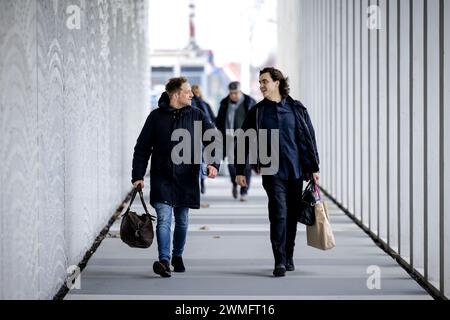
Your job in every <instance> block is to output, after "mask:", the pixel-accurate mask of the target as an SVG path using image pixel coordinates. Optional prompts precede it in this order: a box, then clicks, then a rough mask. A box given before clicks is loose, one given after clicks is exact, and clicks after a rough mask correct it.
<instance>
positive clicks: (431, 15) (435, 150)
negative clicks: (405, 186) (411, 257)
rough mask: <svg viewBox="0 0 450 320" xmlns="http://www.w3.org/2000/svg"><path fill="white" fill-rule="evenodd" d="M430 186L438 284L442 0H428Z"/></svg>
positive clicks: (432, 263) (431, 260) (431, 274)
mask: <svg viewBox="0 0 450 320" xmlns="http://www.w3.org/2000/svg"><path fill="white" fill-rule="evenodd" d="M427 5H428V27H427V29H428V36H427V37H428V43H427V47H428V61H427V65H428V73H427V91H428V95H427V114H428V115H427V120H428V125H427V127H428V132H427V141H426V144H427V164H428V170H427V174H428V175H427V182H426V185H427V189H428V192H427V194H428V201H427V203H428V207H427V208H426V210H427V219H428V239H427V242H428V259H427V260H428V265H427V270H428V279H429V281H430V282H431V283H433V284H434V285H435V286H436V287H439V245H438V244H439V232H438V230H439V209H440V208H439V179H440V178H441V175H440V173H439V0H428V1H427Z"/></svg>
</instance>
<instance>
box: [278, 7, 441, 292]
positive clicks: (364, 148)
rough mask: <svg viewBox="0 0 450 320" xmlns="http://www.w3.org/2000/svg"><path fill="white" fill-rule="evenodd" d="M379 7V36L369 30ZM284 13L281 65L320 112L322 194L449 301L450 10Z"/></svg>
mask: <svg viewBox="0 0 450 320" xmlns="http://www.w3.org/2000/svg"><path fill="white" fill-rule="evenodd" d="M371 5H375V6H378V8H379V9H378V13H379V15H380V28H381V29H379V30H378V31H377V30H370V29H369V28H368V27H367V9H368V7H369V6H371ZM278 6H279V25H280V27H279V28H280V37H279V41H280V43H279V45H278V47H279V50H280V53H282V54H280V56H279V59H280V61H279V65H280V66H281V67H286V68H287V70H288V72H286V73H288V74H289V75H291V77H292V74H293V73H294V72H297V73H298V75H299V80H298V81H299V82H300V83H298V82H293V83H292V85H293V87H294V88H293V89H294V90H293V93H294V97H295V98H297V99H300V100H301V101H303V102H304V104H305V105H306V106H307V107H308V108H309V110H310V113H311V114H312V118H313V122H314V124H315V127H316V131H317V138H318V144H319V150H320V154H321V160H322V163H321V173H322V175H321V176H322V178H321V180H322V184H323V187H324V188H325V189H326V190H327V191H328V192H330V193H331V194H332V195H333V197H335V198H336V199H337V201H339V202H340V203H341V204H342V205H343V206H344V207H346V208H347V209H348V210H349V211H350V212H351V213H352V214H354V215H355V217H356V218H357V219H358V220H360V221H361V222H362V223H363V224H364V225H365V226H367V227H368V228H369V229H370V231H371V232H372V233H373V234H374V235H376V236H377V237H379V238H380V239H381V241H383V242H385V243H386V244H387V245H388V246H389V247H390V248H392V249H393V250H394V251H395V252H397V253H398V254H399V255H400V256H401V258H402V259H403V260H404V261H405V262H407V263H409V264H411V265H412V266H413V267H414V268H415V270H416V271H417V272H418V273H419V274H421V275H423V276H424V277H425V279H426V280H427V281H429V283H431V284H432V285H434V286H435V288H437V289H438V290H440V291H441V293H443V294H445V295H446V296H449V292H450V288H449V287H450V267H449V263H450V236H449V231H448V230H450V225H449V221H450V211H449V209H450V208H449V200H448V198H449V197H448V194H449V192H448V190H449V187H450V178H449V176H450V175H449V169H448V166H447V165H446V164H447V163H448V153H449V146H450V143H449V140H450V136H449V129H448V128H449V126H450V116H449V112H448V109H449V108H448V107H449V92H450V89H449V82H450V76H449V70H450V68H449V64H450V59H449V57H448V50H449V49H450V48H449V41H450V40H449V39H450V37H449V33H450V27H449V22H448V21H449V20H450V9H449V7H450V5H449V3H448V1H445V0H428V1H426V0H389V1H388V0H361V1H360V0H282V1H279V2H278ZM296 10H300V13H299V15H298V16H297V17H294V18H292V17H290V16H289V15H286V16H285V14H286V13H289V14H291V15H292V12H298V11H296ZM292 38H297V39H300V43H299V45H298V46H297V47H293V46H292V44H291V39H292ZM288 48H289V49H288ZM297 50H298V51H297ZM286 52H289V54H286ZM293 68H295V69H293Z"/></svg>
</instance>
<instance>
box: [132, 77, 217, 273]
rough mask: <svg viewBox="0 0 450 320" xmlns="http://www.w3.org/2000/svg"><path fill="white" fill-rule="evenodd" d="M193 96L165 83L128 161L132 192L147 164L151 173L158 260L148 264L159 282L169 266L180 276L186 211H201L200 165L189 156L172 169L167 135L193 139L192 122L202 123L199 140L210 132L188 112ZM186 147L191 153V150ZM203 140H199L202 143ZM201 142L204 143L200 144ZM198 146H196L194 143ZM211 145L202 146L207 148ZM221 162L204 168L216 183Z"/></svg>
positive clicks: (185, 87)
mask: <svg viewBox="0 0 450 320" xmlns="http://www.w3.org/2000/svg"><path fill="white" fill-rule="evenodd" d="M191 102H192V91H191V87H190V85H189V83H188V81H187V79H186V78H184V77H180V78H173V79H170V80H169V82H168V83H167V85H166V92H165V93H163V94H162V96H161V98H160V100H159V102H158V105H159V108H158V109H156V110H154V111H152V112H151V113H150V115H149V116H148V118H147V120H146V122H145V125H144V127H143V129H142V131H141V133H140V135H139V138H138V139H137V143H136V146H135V148H134V155H133V170H132V180H131V181H132V183H133V185H134V187H135V188H144V176H145V173H146V170H147V165H148V161H149V159H150V156H151V157H152V161H151V168H150V204H151V205H152V206H153V207H154V208H155V211H156V214H157V225H156V239H157V242H158V254H159V256H158V258H159V260H158V261H156V262H155V263H154V264H153V271H154V272H155V273H157V274H159V275H160V276H162V277H170V276H171V269H170V265H169V261H170V260H171V263H172V266H173V267H174V272H184V271H185V266H184V263H183V259H182V254H183V251H184V246H185V243H186V236H187V229H188V213H189V208H192V209H199V208H200V190H199V183H198V181H199V176H198V175H199V169H200V164H199V163H197V162H199V161H195V159H194V156H195V155H194V152H190V154H191V156H192V159H191V160H192V161H191V162H190V163H181V164H176V162H174V161H172V149H173V147H175V145H176V144H177V142H176V141H172V133H173V132H174V131H175V130H177V129H185V130H187V131H189V133H190V135H191V137H194V136H195V135H194V128H195V127H194V121H201V124H202V130H203V132H202V133H201V136H203V133H204V132H205V131H206V130H209V129H215V127H214V125H213V124H212V123H211V122H210V121H209V120H208V119H207V118H206V117H205V115H204V113H203V112H201V111H199V110H198V109H194V108H192V107H191ZM192 140H193V139H191V145H192V149H193V150H194V144H195V143H197V141H192ZM202 140H203V139H202ZM202 142H203V141H202ZM198 143H200V141H198ZM209 143H211V142H205V144H206V145H207V144H209ZM218 162H220V161H217V162H215V163H210V164H209V165H208V172H209V174H208V177H209V178H215V177H216V175H217V172H218V170H219V166H220V163H218ZM172 211H173V214H174V216H175V230H174V235H173V250H172V255H171V252H170V245H171V224H172Z"/></svg>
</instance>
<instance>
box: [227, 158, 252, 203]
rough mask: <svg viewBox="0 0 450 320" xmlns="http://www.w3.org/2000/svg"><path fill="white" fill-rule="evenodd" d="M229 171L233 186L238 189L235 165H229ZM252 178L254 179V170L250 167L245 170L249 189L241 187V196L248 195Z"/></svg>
mask: <svg viewBox="0 0 450 320" xmlns="http://www.w3.org/2000/svg"><path fill="white" fill-rule="evenodd" d="M228 171H229V172H230V179H231V183H232V184H233V186H234V187H237V184H236V168H235V166H234V164H229V165H228ZM251 178H252V169H251V167H250V166H249V167H248V168H246V169H245V179H246V182H247V187H241V196H242V195H246V194H247V193H248V189H250V179H251Z"/></svg>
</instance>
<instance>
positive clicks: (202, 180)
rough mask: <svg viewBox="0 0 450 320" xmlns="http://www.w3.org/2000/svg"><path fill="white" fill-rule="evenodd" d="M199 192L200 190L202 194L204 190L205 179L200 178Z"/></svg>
mask: <svg viewBox="0 0 450 320" xmlns="http://www.w3.org/2000/svg"><path fill="white" fill-rule="evenodd" d="M200 192H201V194H204V193H205V192H206V188H205V179H201V180H200Z"/></svg>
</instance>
